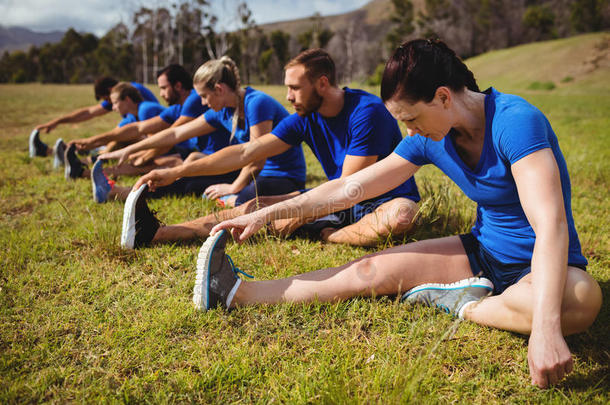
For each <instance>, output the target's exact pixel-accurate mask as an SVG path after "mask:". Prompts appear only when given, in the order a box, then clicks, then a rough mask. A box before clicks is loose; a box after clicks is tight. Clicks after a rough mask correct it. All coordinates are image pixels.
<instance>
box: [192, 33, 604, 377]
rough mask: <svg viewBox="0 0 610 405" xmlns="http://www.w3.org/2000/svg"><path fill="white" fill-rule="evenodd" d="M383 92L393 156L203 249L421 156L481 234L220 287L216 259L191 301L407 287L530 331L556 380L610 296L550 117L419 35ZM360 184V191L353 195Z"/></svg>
mask: <svg viewBox="0 0 610 405" xmlns="http://www.w3.org/2000/svg"><path fill="white" fill-rule="evenodd" d="M381 97H382V99H383V101H384V103H385V105H386V107H387V108H388V110H389V111H390V112H391V113H392V115H393V116H394V117H395V118H396V119H397V120H400V121H402V122H403V123H404V124H405V125H406V127H407V135H408V136H406V137H405V138H404V139H403V140H402V142H401V143H400V144H399V145H398V146H397V148H396V149H395V150H394V153H392V154H391V155H390V156H388V157H386V158H385V159H383V160H381V161H379V162H377V163H375V164H373V165H372V166H369V167H367V168H365V169H363V170H361V171H359V172H357V173H354V174H353V175H351V176H349V177H346V178H340V179H337V180H333V181H330V182H328V183H325V184H323V185H321V186H319V187H317V188H315V189H313V190H311V191H309V192H307V193H305V194H302V195H300V196H297V197H295V198H293V199H291V200H287V201H285V202H281V203H278V204H275V205H271V206H269V207H266V208H263V209H261V210H258V211H254V212H252V213H250V214H247V215H244V216H241V217H238V218H235V219H232V220H228V221H225V222H222V223H220V224H219V225H217V226H216V227H214V228H213V229H212V232H211V234H212V236H211V237H210V239H208V241H207V242H206V244H204V248H202V249H203V250H206V251H210V250H211V251H212V253H213V256H214V257H222V255H221V253H222V249H224V241H225V240H226V238H227V232H226V231H224V230H231V232H232V234H233V237H234V238H235V239H236V240H237V241H243V240H244V239H246V238H248V237H249V236H251V235H252V234H254V233H255V232H256V231H257V230H258V229H260V228H261V227H262V226H263V225H264V224H267V223H269V222H271V221H274V220H278V219H282V218H287V217H291V216H294V215H295V214H296V213H298V215H302V216H307V215H310V213H311V212H313V211H314V210H317V213H318V215H323V214H325V212H320V210H321V209H322V211H323V207H330V206H331V204H328V201H332V202H333V204H332V205H339V204H341V205H343V206H345V207H350V206H353V205H354V204H356V203H358V202H359V201H361V200H365V199H369V198H372V197H374V196H377V195H380V194H382V193H384V192H386V191H387V190H390V189H391V188H393V187H396V186H397V185H398V184H400V183H402V182H404V181H405V180H407V179H408V178H410V177H411V176H413V175H414V174H415V172H417V170H418V169H419V168H420V167H421V166H423V165H425V164H434V165H435V166H437V167H438V168H440V169H441V171H443V172H444V173H445V174H446V175H447V176H449V177H450V178H451V179H452V180H453V181H454V182H455V183H456V184H457V185H458V186H459V187H460V188H461V189H462V190H463V191H464V193H465V194H466V195H467V196H468V197H469V198H471V199H472V200H474V201H475V202H476V203H477V219H476V223H475V224H474V226H473V228H472V230H471V232H469V233H467V234H464V235H456V236H449V237H443V238H439V239H431V240H423V241H418V242H415V243H409V244H406V245H402V246H397V247H394V248H391V249H388V250H384V251H381V252H377V253H373V254H371V255H368V256H365V257H363V258H360V259H358V260H355V261H353V262H351V263H348V264H346V265H343V266H340V267H335V268H328V269H323V270H318V271H316V272H313V273H306V274H299V275H297V276H294V277H291V278H289V279H282V280H272V281H258V282H257V281H254V282H242V280H241V279H239V278H237V279H236V278H235V277H233V278H228V277H227V278H225V279H224V280H225V281H224V282H223V283H220V284H218V285H217V282H218V281H219V280H220V278H221V277H223V276H225V274H224V273H225V272H226V269H227V268H228V269H230V268H231V267H232V264H231V265H227V266H225V262H224V260H220V259H218V260H216V261H210V262H209V263H203V264H200V265H199V266H198V275H199V274H201V277H200V278H201V279H202V280H203V282H202V284H201V286H202V287H201V288H203V289H204V290H205V291H203V290H201V288H200V289H199V290H198V289H197V286H199V284H196V289H195V297H196V298H197V297H199V296H200V295H202V296H205V297H213V298H214V300H213V301H211V302H210V303H209V305H208V304H207V303H204V304H205V305H200V306H202V307H204V308H208V307H213V306H215V305H222V306H225V307H233V306H239V305H250V304H256V303H280V302H309V301H315V300H317V301H329V302H330V301H337V300H342V299H347V298H350V297H353V296H372V295H393V294H401V295H402V299H403V300H404V301H407V302H412V303H423V304H427V305H433V306H437V307H439V308H442V309H443V310H445V311H446V312H449V313H451V314H453V315H455V316H458V317H460V318H465V319H468V320H471V321H473V322H476V323H479V324H482V325H487V326H492V327H495V328H499V329H504V330H509V331H513V332H517V333H523V334H528V335H529V336H530V337H529V350H528V362H529V367H530V376H531V381H532V383H533V384H536V385H538V386H540V387H547V386H549V385H553V384H555V383H557V382H558V381H559V380H561V379H562V378H563V377H564V376H565V375H566V374H568V373H570V372H571V371H572V368H573V362H572V356H571V353H570V350H569V348H568V346H567V344H566V341H565V339H564V336H565V335H568V334H573V333H578V332H582V331H584V330H586V329H587V328H588V327H589V326H590V325H591V324H592V323H593V321H594V320H595V318H596V316H597V314H598V312H599V309H600V306H601V291H600V287H599V285H598V283H597V282H596V281H595V280H594V279H593V278H592V277H591V276H590V275H589V274H588V273H587V272H586V266H587V260H586V259H585V257H584V256H583V254H582V252H581V247H580V243H579V239H578V234H577V233H576V229H575V226H574V219H573V217H572V210H571V196H570V181H569V177H568V171H567V167H566V163H565V160H564V158H563V155H562V153H561V150H560V149H559V145H558V142H557V137H556V136H555V134H554V132H553V130H552V128H551V126H550V124H549V122H548V120H547V119H546V117H545V116H544V115H543V114H542V113H541V112H540V111H539V110H538V109H537V108H536V107H534V106H533V105H531V104H529V103H528V102H527V101H525V100H524V99H522V98H520V97H518V96H514V95H509V94H503V93H501V92H499V91H497V90H496V89H494V88H489V89H487V90H485V91H483V92H481V91H480V90H479V88H478V86H477V84H476V81H475V79H474V76H473V74H472V72H470V71H469V70H468V68H467V67H466V65H465V64H464V63H463V62H462V61H461V60H460V59H459V58H458V57H457V56H456V54H455V53H454V52H453V51H452V50H451V49H449V48H448V47H447V46H446V45H445V44H444V43H442V42H440V41H430V40H414V41H410V42H407V43H405V44H403V45H402V46H400V47H399V48H398V49H396V51H395V52H394V54H393V55H392V57H391V58H390V60H389V61H388V62H387V64H386V67H385V71H384V74H383V80H382V85H381ZM355 185H357V186H358V189H359V190H360V191H361V192H360V193H357V195H355V194H354V193H350V192H349V190H350V189H353V188H354V187H355ZM240 267H242V266H240ZM242 268H243V267H242ZM198 280H199V279H198ZM206 283H207V284H206ZM227 283H229V284H230V285H226V284H227ZM221 284H222V285H221ZM210 286H212V287H210ZM195 301H197V300H195ZM198 302H199V303H200V302H201V301H200V300H199V301H198ZM217 302H218V304H217Z"/></svg>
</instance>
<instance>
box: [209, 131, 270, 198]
mask: <svg viewBox="0 0 610 405" xmlns="http://www.w3.org/2000/svg"><path fill="white" fill-rule="evenodd" d="M272 129H273V121H271V120H267V121H263V122H259V123H258V124H256V125H253V126H252V127H250V140H256V139H258V138H260V137H261V136H263V135H264V134H268V133H269V132H271V130H272ZM265 161H266V159H262V160H259V161H256V162H252V163H249V164H247V165H246V166H244V167H243V168H242V169H241V171H240V172H239V176H237V178H236V179H235V180H234V181H233V183H231V184H214V185H211V186H210V187H208V188H206V189H205V191H204V194H205V195H206V197H208V198H209V199H212V200H213V199H215V198H219V197H222V196H225V195H227V194H236V193H239V192H240V191H241V190H242V189H243V188H244V187H246V186H247V185H248V184H250V182H251V181H252V179H253V178H254V177H255V176H256V175H257V174H258V173H259V172H260V171H261V170H263V166H265Z"/></svg>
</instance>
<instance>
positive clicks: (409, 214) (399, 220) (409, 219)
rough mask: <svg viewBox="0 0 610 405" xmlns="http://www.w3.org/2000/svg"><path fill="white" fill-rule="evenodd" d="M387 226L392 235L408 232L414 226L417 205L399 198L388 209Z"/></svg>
mask: <svg viewBox="0 0 610 405" xmlns="http://www.w3.org/2000/svg"><path fill="white" fill-rule="evenodd" d="M389 208H390V209H389V211H388V213H389V215H388V216H387V218H388V225H389V228H390V229H391V230H392V232H393V233H394V234H402V233H404V232H407V231H409V230H410V229H411V228H412V227H413V224H414V219H415V215H416V214H417V210H418V209H419V207H418V205H417V203H415V202H414V201H412V200H409V199H407V198H400V199H397V200H395V201H394V202H393V203H392V206H391V207H389Z"/></svg>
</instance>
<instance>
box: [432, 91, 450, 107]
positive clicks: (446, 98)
mask: <svg viewBox="0 0 610 405" xmlns="http://www.w3.org/2000/svg"><path fill="white" fill-rule="evenodd" d="M434 98H436V99H437V100H438V102H440V103H441V105H442V106H443V108H449V105H450V104H451V90H449V88H448V87H445V86H441V87H439V88H438V89H436V92H435V94H434Z"/></svg>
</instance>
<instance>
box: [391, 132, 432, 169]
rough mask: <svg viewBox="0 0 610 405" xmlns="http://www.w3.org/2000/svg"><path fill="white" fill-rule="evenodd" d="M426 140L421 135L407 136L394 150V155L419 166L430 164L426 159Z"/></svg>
mask: <svg viewBox="0 0 610 405" xmlns="http://www.w3.org/2000/svg"><path fill="white" fill-rule="evenodd" d="M428 141H429V139H426V138H424V137H422V136H420V135H415V136H407V137H405V138H403V140H402V141H400V143H399V144H398V146H396V149H394V153H396V154H397V155H398V156H400V157H402V158H403V159H405V160H408V161H409V162H411V163H413V164H414V165H417V166H423V165H425V164H428V163H430V161H429V160H428V159H427V158H426V143H427V142H428ZM432 142H433V141H432Z"/></svg>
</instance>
